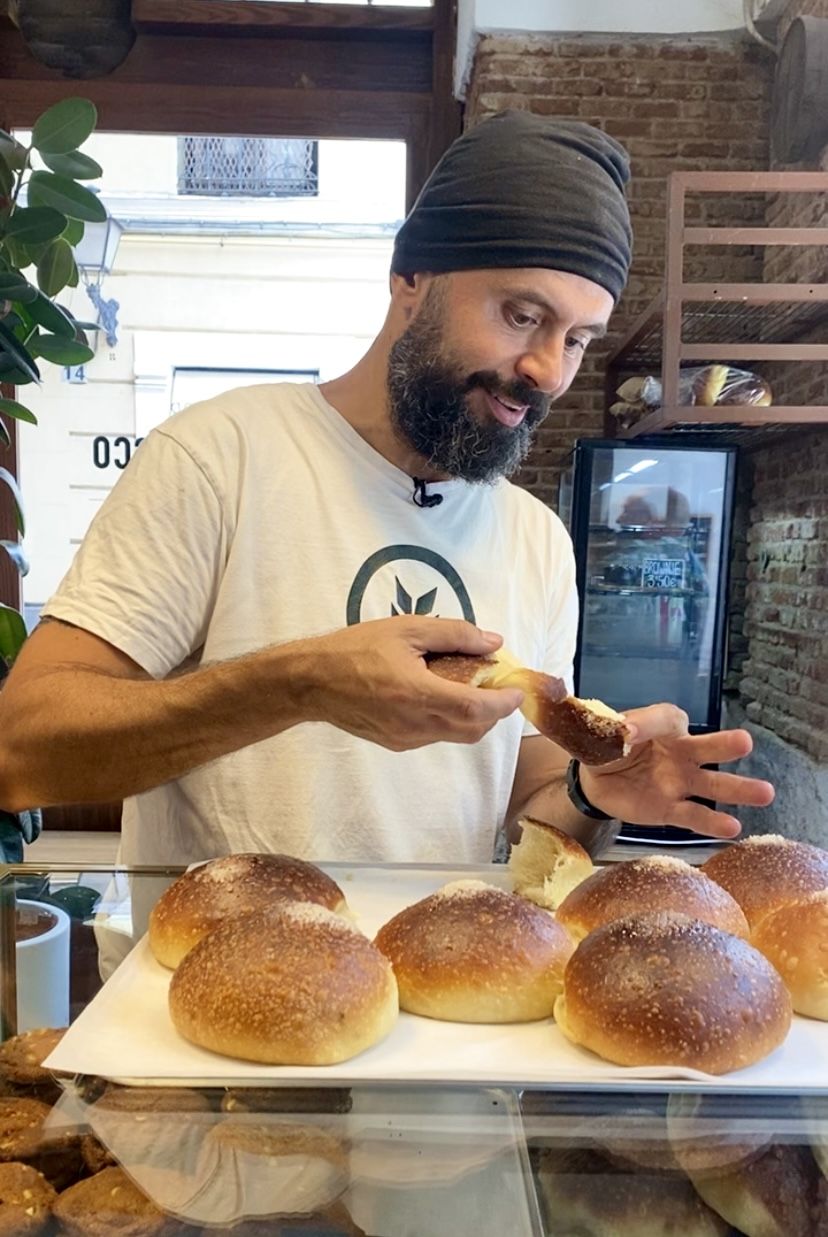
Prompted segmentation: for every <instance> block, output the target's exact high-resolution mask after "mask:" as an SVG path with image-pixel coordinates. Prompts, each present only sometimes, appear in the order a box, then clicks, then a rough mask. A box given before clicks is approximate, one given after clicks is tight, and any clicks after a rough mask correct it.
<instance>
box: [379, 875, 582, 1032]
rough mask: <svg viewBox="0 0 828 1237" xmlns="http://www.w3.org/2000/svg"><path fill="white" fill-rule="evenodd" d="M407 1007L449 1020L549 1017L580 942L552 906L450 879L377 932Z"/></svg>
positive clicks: (403, 1003)
mask: <svg viewBox="0 0 828 1237" xmlns="http://www.w3.org/2000/svg"><path fill="white" fill-rule="evenodd" d="M376 943H377V946H378V947H379V948H380V949H381V950H382V952H383V953H384V954H385V956H386V957H387V958H390V960H391V962H392V964H393V967H394V973H395V974H396V976H397V983H398V984H399V988H400V1007H401V1008H402V1009H405V1010H408V1012H409V1013H412V1014H422V1015H423V1016H424V1017H426V1018H441V1019H443V1020H444V1021H446V1022H532V1021H534V1020H535V1019H537V1018H548V1017H549V1015H550V1014H551V1013H552V1008H553V1006H554V1004H555V998H556V996H557V995H558V993H559V992H560V990H561V977H562V975H563V969H564V966H565V965H566V961H567V958H568V957H569V955H570V954H571V952H572V948H573V946H572V942H571V940H570V939H569V937H568V935H567V934H566V932H564V930H563V928H562V927H561V926H560V924H558V923H556V922H555V920H554V919H553V917H552V915H550V913H549V912H548V911H544V910H541V909H540V907H537V906H533V905H532V903H531V902H527V901H526V900H525V899H524V898H519V897H517V895H516V894H513V893H507V892H505V890H503V889H497V888H496V887H495V886H494V885H487V884H485V883H484V882H483V881H476V880H463V881H454V882H453V883H452V884H450V885H445V886H444V887H443V888H442V889H440V890H438V891H437V893H433V894H431V896H430V897H427V898H423V899H422V901H420V902H415V903H414V905H413V906H409V907H406V909H405V910H404V911H401V912H400V913H399V915H395V916H394V918H393V919H391V920H389V922H388V923H387V924H385V926H384V927H382V928H380V930H379V933H378V934H377V938H376Z"/></svg>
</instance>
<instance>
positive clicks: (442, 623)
mask: <svg viewBox="0 0 828 1237" xmlns="http://www.w3.org/2000/svg"><path fill="white" fill-rule="evenodd" d="M411 642H412V644H413V645H414V647H415V648H417V649H419V650H420V652H422V653H469V654H471V655H472V656H474V657H485V656H486V655H487V654H489V653H494V652H495V650H496V649H499V648H500V646H501V644H502V643H503V637H502V636H499V635H498V634H497V632H494V631H482V630H481V629H480V628H479V627H475V626H474V624H473V623H466V622H464V621H463V619H437V618H433V619H420V620H419V622H418V623H417V627H416V630H415V633H414V634H413V635H412V641H411Z"/></svg>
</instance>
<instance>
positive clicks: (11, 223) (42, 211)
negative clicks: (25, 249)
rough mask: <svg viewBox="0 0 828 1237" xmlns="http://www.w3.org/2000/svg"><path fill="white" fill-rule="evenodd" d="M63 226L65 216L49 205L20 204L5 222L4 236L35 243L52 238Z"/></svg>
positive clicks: (58, 233)
mask: <svg viewBox="0 0 828 1237" xmlns="http://www.w3.org/2000/svg"><path fill="white" fill-rule="evenodd" d="M90 196H91V195H90ZM65 227H66V216H65V215H62V214H61V212H60V211H59V210H55V209H54V208H53V207H51V206H21V207H19V208H18V210H16V211H15V212H14V214H13V215H12V216H11V218H10V219H9V220H8V222H7V223H6V236H7V237H9V236H11V237H14V239H15V240H18V241H21V242H22V243H23V244H24V245H36V244H39V243H41V242H42V241H51V240H54V239H55V237H56V236H60V234H61V232H62V231H63V229H64V228H65Z"/></svg>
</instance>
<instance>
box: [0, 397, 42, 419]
mask: <svg viewBox="0 0 828 1237" xmlns="http://www.w3.org/2000/svg"><path fill="white" fill-rule="evenodd" d="M0 412H4V413H5V414H6V416H7V417H14V419H15V421H28V422H29V424H30V425H37V417H36V416H35V414H34V413H33V412H31V411H30V410H29V409H28V408H26V407H24V406H23V404H18V402H17V400H16V399H0ZM0 424H2V422H0Z"/></svg>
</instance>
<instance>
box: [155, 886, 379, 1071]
mask: <svg viewBox="0 0 828 1237" xmlns="http://www.w3.org/2000/svg"><path fill="white" fill-rule="evenodd" d="M169 1008H170V1016H171V1018H172V1021H173V1025H174V1026H175V1027H176V1029H177V1030H178V1032H179V1033H180V1034H181V1035H183V1036H184V1038H185V1039H188V1040H190V1041H191V1042H192V1043H194V1044H198V1045H200V1046H201V1047H202V1048H209V1049H210V1050H211V1051H212V1052H218V1053H221V1054H222V1055H223V1056H231V1057H239V1058H241V1059H242V1060H247V1061H262V1062H264V1063H267V1064H272V1065H332V1064H335V1063H336V1062H338V1061H345V1060H348V1059H349V1058H350V1057H353V1056H356V1055H357V1053H360V1052H362V1051H363V1050H364V1049H366V1048H368V1047H370V1046H371V1045H372V1044H375V1043H377V1041H378V1040H380V1039H383V1038H384V1036H386V1035H387V1034H388V1032H389V1031H390V1030H391V1028H392V1027H393V1025H394V1023H395V1022H396V1020H397V1014H398V1011H399V1003H398V999H397V985H396V982H395V980H394V974H393V971H392V969H391V966H390V964H389V962H388V960H387V959H386V958H384V957H383V955H382V954H381V953H380V951H379V950H378V949H376V947H375V946H374V945H373V944H372V943H371V941H369V940H368V938H367V937H365V936H363V935H362V933H361V932H359V931H358V930H357V929H356V928H355V927H353V925H351V924H349V923H347V922H346V920H344V919H342V918H340V917H339V916H337V915H335V914H333V913H332V912H331V911H328V910H326V909H325V908H323V907H321V906H316V905H313V904H311V903H307V902H302V903H292V902H283V903H277V904H275V905H274V906H272V907H269V908H268V909H267V910H261V911H254V912H252V913H251V914H249V915H242V916H240V917H239V918H237V919H233V920H229V921H228V922H227V923H225V924H223V925H222V926H221V927H219V928H216V929H215V931H213V932H211V933H209V934H208V935H207V936H206V937H205V938H204V939H203V940H202V941H200V942H199V944H198V945H196V946H195V948H194V949H192V950H191V951H190V952H189V953H188V954H187V956H186V957H185V958H184V960H183V961H182V962H181V963H180V964H179V966H178V968H177V970H176V971H175V974H174V975H173V977H172V980H171V983H170V992H169Z"/></svg>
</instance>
